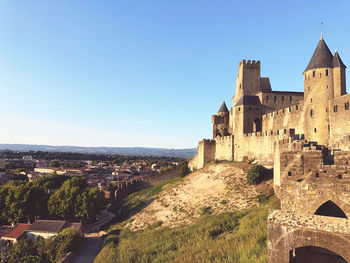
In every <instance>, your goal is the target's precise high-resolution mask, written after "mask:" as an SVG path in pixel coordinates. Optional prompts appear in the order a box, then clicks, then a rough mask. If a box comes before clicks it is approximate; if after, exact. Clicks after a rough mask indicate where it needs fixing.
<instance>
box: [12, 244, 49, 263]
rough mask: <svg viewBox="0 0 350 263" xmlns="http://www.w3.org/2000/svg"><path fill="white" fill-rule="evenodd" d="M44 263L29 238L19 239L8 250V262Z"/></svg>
mask: <svg viewBox="0 0 350 263" xmlns="http://www.w3.org/2000/svg"><path fill="white" fill-rule="evenodd" d="M18 262H21V263H44V262H45V261H44V260H43V259H42V258H41V257H39V256H38V252H37V250H36V248H35V247H34V245H33V242H31V241H29V240H26V239H24V240H20V241H19V242H17V243H16V244H14V245H13V246H12V248H11V250H10V254H9V260H8V263H18Z"/></svg>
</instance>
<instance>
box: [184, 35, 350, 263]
mask: <svg viewBox="0 0 350 263" xmlns="http://www.w3.org/2000/svg"><path fill="white" fill-rule="evenodd" d="M345 70H346V66H345V64H344V63H343V62H342V60H341V58H340V56H339V54H338V52H335V54H332V52H331V51H330V50H329V48H328V46H327V44H326V42H325V41H324V39H323V38H322V37H321V40H320V41H319V43H318V45H317V47H316V50H315V52H314V54H313V55H312V57H311V60H310V62H309V64H308V65H307V67H306V69H305V71H304V72H303V78H304V92H285V91H272V89H271V85H270V80H269V78H266V77H261V76H260V62H259V61H254V60H253V61H250V60H248V61H245V60H243V61H241V62H240V64H239V72H238V76H237V81H236V90H235V95H234V97H233V107H232V108H231V109H230V110H228V109H227V107H226V104H225V102H224V103H223V104H222V105H221V107H220V109H219V111H218V113H217V115H213V116H212V123H213V139H206V140H202V141H200V142H199V145H198V151H197V153H196V155H195V156H194V157H193V159H192V160H191V161H190V162H189V167H190V169H191V170H194V169H199V168H202V167H203V166H204V165H205V164H206V163H208V162H209V161H211V160H235V161H243V160H244V159H255V160H259V162H260V163H262V164H265V165H273V166H274V190H275V193H276V195H277V196H278V197H279V198H280V200H281V210H276V211H271V212H270V215H269V217H268V254H269V262H270V263H288V262H293V263H312V262H318V263H323V262H335V263H338V262H339V263H344V262H349V263H350V225H349V222H348V216H349V215H350V167H349V163H350V107H349V103H350V94H346V76H345Z"/></svg>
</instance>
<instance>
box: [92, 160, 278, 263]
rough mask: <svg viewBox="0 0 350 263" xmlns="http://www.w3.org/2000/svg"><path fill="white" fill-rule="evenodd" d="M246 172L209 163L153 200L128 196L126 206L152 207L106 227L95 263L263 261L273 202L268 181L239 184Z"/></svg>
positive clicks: (239, 167) (238, 167)
mask: <svg viewBox="0 0 350 263" xmlns="http://www.w3.org/2000/svg"><path fill="white" fill-rule="evenodd" d="M248 168H249V165H247V164H237V163H236V164H235V163H220V164H210V165H208V166H206V167H205V168H204V169H201V170H199V171H197V172H194V173H192V174H190V175H189V176H188V177H186V178H184V179H183V180H180V181H172V182H171V183H170V184H168V185H163V186H162V188H163V189H162V190H160V189H159V187H158V189H157V191H155V192H154V193H155V195H154V196H151V195H150V194H149V193H150V192H152V190H148V192H143V194H137V193H135V194H134V195H133V196H131V197H128V199H127V200H126V201H127V203H128V204H129V205H130V204H132V202H135V203H138V202H139V201H140V200H142V202H147V200H146V199H147V198H149V199H150V200H153V202H151V203H150V204H149V205H148V206H147V207H146V208H145V209H144V210H142V211H141V212H140V213H138V214H136V215H134V216H133V217H132V218H131V219H129V220H127V221H125V222H122V223H119V224H116V225H114V226H112V227H111V229H110V234H109V236H108V238H107V239H106V242H105V247H104V248H103V250H102V251H101V253H100V254H99V255H98V257H97V258H96V260H95V263H102V262H107V263H108V262H243V263H244V262H258V263H259V262H267V248H266V217H267V211H268V208H270V207H276V206H278V200H276V199H275V198H274V197H273V196H269V197H268V198H267V195H266V193H267V192H268V191H269V189H271V188H270V185H271V182H265V183H264V184H262V185H260V186H258V187H255V186H248V185H246V184H245V175H246V171H247V170H248ZM159 190H160V191H159ZM262 193H265V195H261V194H262ZM145 196H147V198H146V197H145ZM262 197H263V198H262Z"/></svg>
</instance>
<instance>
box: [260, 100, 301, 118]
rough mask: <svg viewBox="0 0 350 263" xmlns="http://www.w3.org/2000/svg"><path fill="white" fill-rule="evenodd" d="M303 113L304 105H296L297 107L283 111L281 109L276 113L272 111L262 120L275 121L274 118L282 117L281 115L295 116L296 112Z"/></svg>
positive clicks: (283, 109)
mask: <svg viewBox="0 0 350 263" xmlns="http://www.w3.org/2000/svg"><path fill="white" fill-rule="evenodd" d="M302 111H303V109H302V105H300V104H296V105H293V106H290V107H286V108H282V109H279V110H276V111H271V112H269V113H266V114H264V115H263V116H262V119H263V120H266V119H271V118H272V119H273V118H275V117H278V116H281V115H285V114H293V113H295V112H302Z"/></svg>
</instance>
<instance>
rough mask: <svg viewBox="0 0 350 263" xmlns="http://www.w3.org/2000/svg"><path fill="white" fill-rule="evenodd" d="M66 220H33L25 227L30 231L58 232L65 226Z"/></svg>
mask: <svg viewBox="0 0 350 263" xmlns="http://www.w3.org/2000/svg"><path fill="white" fill-rule="evenodd" d="M66 224H67V221H64V220H35V222H34V223H33V224H32V225H31V226H30V227H29V228H28V229H27V231H31V232H45V233H59V232H60V231H62V229H64V228H65V227H66Z"/></svg>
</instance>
